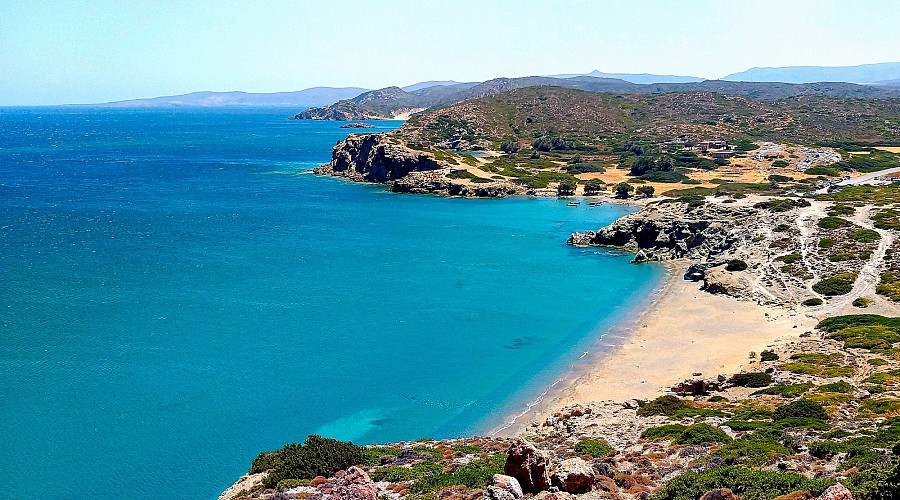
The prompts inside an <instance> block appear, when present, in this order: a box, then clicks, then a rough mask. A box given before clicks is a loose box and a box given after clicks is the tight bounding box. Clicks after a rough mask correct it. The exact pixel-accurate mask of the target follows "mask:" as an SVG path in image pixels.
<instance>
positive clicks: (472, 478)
mask: <svg viewBox="0 0 900 500" xmlns="http://www.w3.org/2000/svg"><path fill="white" fill-rule="evenodd" d="M505 464H506V454H505V453H497V454H496V455H492V456H490V457H488V458H479V459H475V460H472V461H471V462H469V463H467V464H464V465H461V466H459V467H458V468H457V469H456V470H455V471H453V472H443V467H441V466H440V465H438V467H441V471H440V472H436V473H434V474H430V475H427V476H425V477H423V478H421V479H418V480H416V482H414V483H413V484H412V485H410V487H409V491H410V492H412V493H427V492H431V491H437V490H439V489H442V488H446V487H448V486H456V485H464V486H466V487H468V488H484V487H485V486H487V484H488V481H490V479H491V478H492V477H494V474H503V466H504V465H505Z"/></svg>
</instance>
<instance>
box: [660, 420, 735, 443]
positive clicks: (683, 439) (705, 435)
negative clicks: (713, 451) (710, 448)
mask: <svg viewBox="0 0 900 500" xmlns="http://www.w3.org/2000/svg"><path fill="white" fill-rule="evenodd" d="M729 441H731V438H730V437H728V434H725V432H723V431H721V430H719V429H717V428H715V427H713V426H711V425H709V424H694V425H690V426H688V427H687V428H685V429H684V431H683V432H682V433H681V435H679V436H678V437H676V438H675V440H674V441H673V443H674V444H685V445H692V444H693V445H696V444H703V443H727V442H729Z"/></svg>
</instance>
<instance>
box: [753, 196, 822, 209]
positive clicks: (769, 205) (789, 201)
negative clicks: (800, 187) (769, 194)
mask: <svg viewBox="0 0 900 500" xmlns="http://www.w3.org/2000/svg"><path fill="white" fill-rule="evenodd" d="M809 205H810V203H809V201H808V200H805V199H803V198H773V199H771V200H767V201H761V202H759V203H757V204H755V205H753V207H754V208H761V209H763V210H768V211H770V212H787V211H789V210H793V209H795V208H800V207H808V206H809Z"/></svg>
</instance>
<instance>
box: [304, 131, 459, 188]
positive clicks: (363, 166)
mask: <svg viewBox="0 0 900 500" xmlns="http://www.w3.org/2000/svg"><path fill="white" fill-rule="evenodd" d="M445 168H446V169H449V168H450V165H448V164H447V163H445V162H442V161H440V160H437V159H435V158H434V156H433V155H431V154H428V153H426V152H423V151H417V150H415V149H411V148H409V147H406V146H405V145H403V143H402V142H400V141H399V140H397V139H394V138H392V137H390V136H389V135H386V134H351V135H349V136H348V137H347V139H346V140H345V141H343V142H340V143H338V144H337V145H336V146H335V147H334V149H333V150H332V152H331V163H328V164H326V165H322V166H321V167H319V168H317V169H316V170H315V172H316V173H318V174H327V175H333V176H335V177H344V178H347V179H350V180H353V181H357V182H381V183H383V182H389V181H393V180H396V179H400V178H401V177H404V176H406V175H408V174H409V173H410V172H420V171H431V170H440V169H445Z"/></svg>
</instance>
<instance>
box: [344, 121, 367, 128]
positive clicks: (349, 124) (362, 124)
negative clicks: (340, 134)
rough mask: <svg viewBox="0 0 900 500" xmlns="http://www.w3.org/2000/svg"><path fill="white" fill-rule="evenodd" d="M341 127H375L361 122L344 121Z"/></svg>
mask: <svg viewBox="0 0 900 500" xmlns="http://www.w3.org/2000/svg"><path fill="white" fill-rule="evenodd" d="M341 128H375V125H372V124H369V123H363V122H353V123H345V124H344V125H341Z"/></svg>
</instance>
